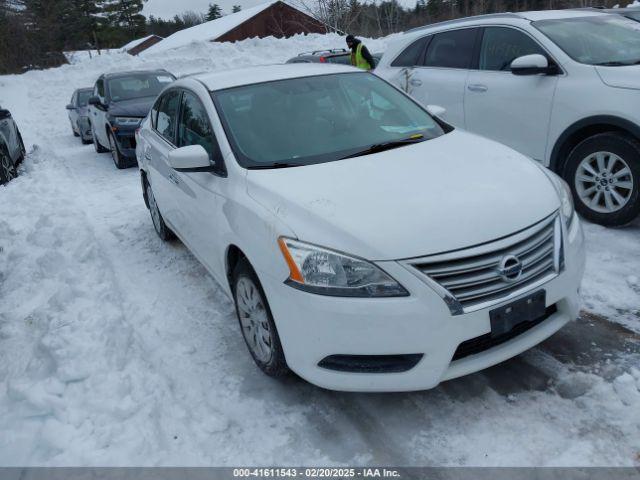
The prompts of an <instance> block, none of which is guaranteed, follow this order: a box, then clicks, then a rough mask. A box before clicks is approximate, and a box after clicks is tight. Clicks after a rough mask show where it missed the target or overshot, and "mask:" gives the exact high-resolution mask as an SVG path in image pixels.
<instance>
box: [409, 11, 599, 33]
mask: <svg viewBox="0 0 640 480" xmlns="http://www.w3.org/2000/svg"><path fill="white" fill-rule="evenodd" d="M597 15H606V12H603V11H602V10H599V9H595V8H594V9H565V10H539V11H533V10H532V11H529V12H517V13H512V12H505V13H489V14H487V15H476V16H473V17H464V18H457V19H455V20H447V21H444V22H439V23H432V24H429V25H424V26H422V27H417V28H414V29H412V30H409V31H407V33H414V32H422V31H425V30H429V29H431V28H439V27H442V26H456V25H466V24H469V25H475V24H483V23H486V22H488V21H491V20H499V19H511V20H525V21H531V22H535V21H538V20H560V19H564V18H579V17H589V16H597Z"/></svg>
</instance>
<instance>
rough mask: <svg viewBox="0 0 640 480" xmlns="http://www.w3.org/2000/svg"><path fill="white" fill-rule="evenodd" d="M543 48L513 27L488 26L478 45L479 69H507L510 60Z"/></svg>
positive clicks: (542, 51)
mask: <svg viewBox="0 0 640 480" xmlns="http://www.w3.org/2000/svg"><path fill="white" fill-rule="evenodd" d="M532 53H539V54H541V55H545V56H546V54H545V52H544V50H542V48H541V47H540V46H539V45H538V44H537V43H536V42H535V41H534V40H533V39H532V38H531V37H529V36H528V35H526V34H525V33H523V32H520V31H518V30H515V29H513V28H505V27H488V28H485V30H484V35H483V36H482V43H481V46H480V63H479V68H480V70H509V66H510V65H511V62H513V60H515V59H516V58H518V57H521V56H523V55H530V54H532Z"/></svg>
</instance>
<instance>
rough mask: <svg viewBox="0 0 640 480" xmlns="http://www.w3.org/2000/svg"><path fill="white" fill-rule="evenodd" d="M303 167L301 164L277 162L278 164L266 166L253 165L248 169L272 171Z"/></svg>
mask: <svg viewBox="0 0 640 480" xmlns="http://www.w3.org/2000/svg"><path fill="white" fill-rule="evenodd" d="M301 166H302V165H301V164H299V163H286V162H276V163H268V164H266V165H251V166H250V167H247V168H248V169H249V170H272V169H276V168H292V167H301Z"/></svg>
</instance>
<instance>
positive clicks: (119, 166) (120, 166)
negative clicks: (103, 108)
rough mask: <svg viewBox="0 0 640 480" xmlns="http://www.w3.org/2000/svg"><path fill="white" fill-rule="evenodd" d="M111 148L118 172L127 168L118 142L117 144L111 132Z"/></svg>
mask: <svg viewBox="0 0 640 480" xmlns="http://www.w3.org/2000/svg"><path fill="white" fill-rule="evenodd" d="M109 148H110V149H111V158H112V159H113V164H114V165H115V166H116V168H117V169H118V170H122V169H123V168H127V166H126V165H125V162H124V159H123V158H122V155H121V154H120V150H118V142H116V138H115V137H114V135H113V133H111V132H109Z"/></svg>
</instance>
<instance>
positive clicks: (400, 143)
mask: <svg viewBox="0 0 640 480" xmlns="http://www.w3.org/2000/svg"><path fill="white" fill-rule="evenodd" d="M425 140H426V138H424V135H422V134H417V135H411V136H410V137H409V138H405V139H402V140H393V141H391V142H385V143H376V144H375V145H371V146H370V147H367V148H365V149H364V150H360V151H359V152H356V153H352V154H350V155H347V156H346V157H342V158H341V159H340V160H345V159H347V158H354V157H361V156H363V155H370V154H372V153H379V152H384V151H385V150H391V149H393V148H398V147H404V146H405V145H411V144H412V143H420V142H424V141H425Z"/></svg>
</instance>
